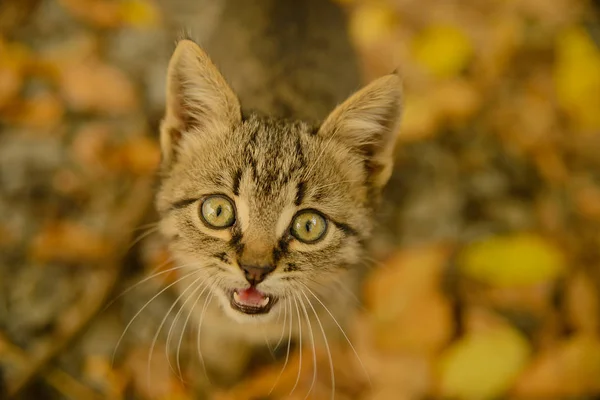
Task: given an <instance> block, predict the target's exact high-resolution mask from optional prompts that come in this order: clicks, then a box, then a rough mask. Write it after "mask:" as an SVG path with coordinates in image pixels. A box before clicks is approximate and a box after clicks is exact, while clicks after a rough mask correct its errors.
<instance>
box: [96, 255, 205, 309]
mask: <svg viewBox="0 0 600 400" xmlns="http://www.w3.org/2000/svg"><path fill="white" fill-rule="evenodd" d="M171 261H172V260H170V259H169V260H167V261H165V262H164V263H162V264H161V265H159V266H158V267H156V268H155V269H154V270H157V269H160V268H161V267H163V266H164V265H166V264H168V263H170V262H171ZM192 265H194V264H193V263H190V264H184V265H179V266H176V267H172V268H169V269H166V270H164V271H160V272H157V273H156V274H152V275H150V276H148V277H146V278H144V279H142V280H141V281H139V282H137V283H135V284H133V285H132V286H130V287H128V288H127V289H125V290H124V291H122V292H121V293H120V294H119V295H117V296H116V297H115V298H114V299H112V300H111V301H110V302H109V303H108V304H107V305H106V306H104V308H103V311H105V310H106V309H107V308H108V307H110V306H111V305H113V304H114V302H115V301H117V300H119V299H120V298H121V297H123V296H125V295H126V294H127V293H129V292H131V291H132V290H133V289H135V288H136V287H138V286H139V285H141V284H142V283H145V282H148V281H149V280H150V279H153V278H156V277H157V276H160V275H163V274H166V273H168V272H171V271H176V270H178V269H182V268H187V267H189V266H192Z"/></svg>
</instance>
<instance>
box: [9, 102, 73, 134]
mask: <svg viewBox="0 0 600 400" xmlns="http://www.w3.org/2000/svg"><path fill="white" fill-rule="evenodd" d="M64 114H65V107H64V105H63V103H62V101H61V99H60V98H59V97H58V96H57V95H55V94H54V93H50V92H42V93H38V94H36V95H34V96H32V97H30V98H27V99H24V100H23V101H21V102H17V105H16V107H15V109H14V110H12V115H11V116H10V117H9V118H7V120H8V121H9V122H10V123H11V124H14V125H20V126H24V127H29V128H34V129H38V130H42V129H43V130H44V131H52V130H53V129H54V128H56V127H57V126H58V125H59V124H60V123H61V122H62V119H63V116H64Z"/></svg>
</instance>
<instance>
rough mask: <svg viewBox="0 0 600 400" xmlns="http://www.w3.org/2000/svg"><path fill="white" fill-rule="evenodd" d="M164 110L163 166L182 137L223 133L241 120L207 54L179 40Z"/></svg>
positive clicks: (231, 95)
mask: <svg viewBox="0 0 600 400" xmlns="http://www.w3.org/2000/svg"><path fill="white" fill-rule="evenodd" d="M166 97H167V106H166V113H165V118H164V119H163V121H162V124H161V127H160V130H161V132H160V144H161V150H162V157H163V165H168V164H170V163H171V162H172V160H173V159H174V157H175V155H176V153H177V147H178V145H179V141H180V140H181V138H182V137H184V136H185V135H191V134H203V133H204V134H207V133H209V132H213V131H215V132H218V131H222V130H223V129H224V128H227V127H229V126H231V125H233V124H234V123H235V122H238V121H240V120H241V111H240V102H239V100H238V98H237V97H236V95H235V94H234V93H233V91H232V90H231V88H230V87H229V85H228V84H227V82H225V79H224V78H223V76H222V75H221V74H220V73H219V71H218V70H217V67H216V66H215V65H214V64H213V63H212V62H211V60H210V59H209V58H208V56H207V55H206V53H205V52H204V51H202V50H201V49H200V47H199V46H198V45H197V44H196V43H194V42H192V41H191V40H181V41H180V42H179V43H178V44H177V48H176V49H175V52H174V53H173V56H172V57H171V61H170V62H169V68H168V71H167V93H166Z"/></svg>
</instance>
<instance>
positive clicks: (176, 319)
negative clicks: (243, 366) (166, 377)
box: [165, 277, 209, 381]
mask: <svg viewBox="0 0 600 400" xmlns="http://www.w3.org/2000/svg"><path fill="white" fill-rule="evenodd" d="M208 279H209V277H205V278H204V279H203V280H202V282H200V283H199V284H198V285H197V286H196V288H195V289H194V290H193V291H192V293H190V295H189V296H187V298H186V299H185V301H184V302H183V304H182V305H181V307H180V308H179V310H178V311H177V314H175V318H174V319H173V322H172V323H171V327H170V328H169V333H168V334H167V342H166V346H165V355H166V356H167V362H168V363H169V369H170V370H171V371H173V373H175V368H173V365H172V364H171V358H170V357H169V348H170V347H171V338H172V336H171V335H172V333H173V327H174V326H175V324H176V323H177V321H179V317H180V316H181V313H182V312H183V310H184V309H185V305H186V304H187V303H188V302H189V301H190V300H191V299H192V298H193V296H194V295H195V294H196V293H197V292H198V291H199V290H200V289H202V288H204V289H202V290H201V291H200V296H201V295H202V293H204V291H205V290H206V288H207V286H205V285H204V283H205V282H206V281H207V280H208ZM186 322H187V319H186ZM184 329H185V325H184ZM177 375H178V376H179V378H180V379H181V380H182V381H183V376H182V375H181V368H178V369H177Z"/></svg>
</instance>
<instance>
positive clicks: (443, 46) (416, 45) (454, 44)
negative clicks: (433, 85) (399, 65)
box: [413, 25, 473, 78]
mask: <svg viewBox="0 0 600 400" xmlns="http://www.w3.org/2000/svg"><path fill="white" fill-rule="evenodd" d="M413 56H414V58H415V60H416V61H417V62H418V63H419V64H421V65H422V66H423V67H424V68H426V69H427V70H428V71H429V72H430V73H431V74H433V75H434V76H436V77H440V78H447V77H451V76H455V75H457V74H458V73H459V72H460V71H462V70H463V69H464V68H465V67H466V66H467V65H468V63H469V61H470V60H471V57H472V56H473V47H472V44H471V41H470V40H469V38H468V37H467V36H466V34H465V33H464V32H463V31H462V30H461V29H460V28H458V27H456V26H452V25H434V26H431V27H429V28H427V29H425V30H424V31H423V32H422V33H421V34H420V35H418V36H417V37H416V38H415V40H414V42H413Z"/></svg>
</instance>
